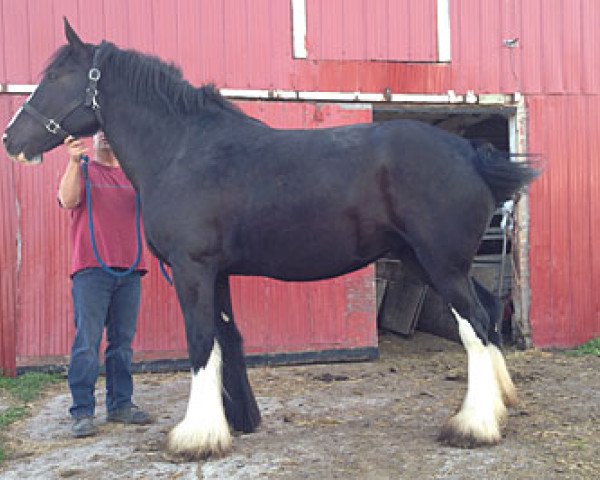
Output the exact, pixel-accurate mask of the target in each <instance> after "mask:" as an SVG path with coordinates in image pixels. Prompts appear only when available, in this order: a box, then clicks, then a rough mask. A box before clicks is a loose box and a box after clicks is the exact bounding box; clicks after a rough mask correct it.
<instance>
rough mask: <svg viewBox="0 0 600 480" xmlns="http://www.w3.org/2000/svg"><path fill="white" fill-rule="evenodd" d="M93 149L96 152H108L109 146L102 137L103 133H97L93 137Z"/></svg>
mask: <svg viewBox="0 0 600 480" xmlns="http://www.w3.org/2000/svg"><path fill="white" fill-rule="evenodd" d="M94 148H95V149H96V150H110V149H111V148H110V145H109V144H108V141H107V140H106V137H105V136H104V133H102V132H98V133H97V134H96V135H94Z"/></svg>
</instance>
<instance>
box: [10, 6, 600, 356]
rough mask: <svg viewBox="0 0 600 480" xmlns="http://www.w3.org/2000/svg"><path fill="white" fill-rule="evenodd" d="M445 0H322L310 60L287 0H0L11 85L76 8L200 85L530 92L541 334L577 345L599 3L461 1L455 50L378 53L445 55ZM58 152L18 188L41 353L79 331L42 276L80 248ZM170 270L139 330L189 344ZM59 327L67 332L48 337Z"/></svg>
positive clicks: (270, 115)
mask: <svg viewBox="0 0 600 480" xmlns="http://www.w3.org/2000/svg"><path fill="white" fill-rule="evenodd" d="M434 3H435V2H434V1H433V0H427V1H425V2H423V1H421V0H398V1H394V2H391V1H388V2H385V1H383V0H377V1H375V2H373V1H370V0H351V1H342V0H327V1H325V0H308V1H307V16H308V21H307V27H308V29H309V31H308V37H307V45H308V52H309V57H310V58H309V59H308V60H295V59H293V58H292V51H291V48H292V37H291V34H292V33H291V7H290V2H288V1H278V2H270V1H267V0H227V1H225V2H223V1H221V0H203V1H202V2H197V1H193V0H176V1H173V2H162V1H159V0H152V1H147V0H130V1H128V2H119V1H117V0H94V1H92V0H0V57H1V58H0V83H13V84H21V83H35V82H36V81H37V80H38V75H39V73H40V72H41V71H42V70H43V67H44V65H45V63H46V60H47V58H48V57H49V56H50V55H51V54H52V52H53V51H54V49H55V48H56V47H57V46H59V45H61V44H63V43H64V38H63V25H62V16H63V15H66V16H67V17H68V18H69V20H70V21H71V22H72V24H73V25H74V26H75V27H76V28H77V29H78V31H79V33H80V34H81V36H82V37H83V38H84V39H85V40H88V41H91V42H99V41H100V40H101V39H102V38H108V39H109V40H111V41H113V42H116V43H117V44H118V45H119V46H121V47H129V48H136V49H139V50H141V51H144V52H150V53H155V54H158V55H160V56H162V57H163V58H165V59H168V60H174V61H176V62H178V63H180V64H181V67H182V69H183V72H184V75H185V77H186V78H188V79H190V80H191V81H192V83H194V84H199V83H203V82H207V81H213V82H215V83H216V84H217V85H218V86H220V87H223V86H228V87H232V88H279V89H298V90H310V91H334V92H335V91H355V90H359V91H365V92H382V91H384V89H386V88H390V89H391V90H392V91H393V92H398V93H445V92H446V91H447V90H449V89H452V90H454V91H456V92H457V93H459V94H463V93H465V92H466V91H467V90H474V91H475V92H476V93H488V92H489V93H498V92H507V93H510V92H513V91H520V92H522V93H523V94H525V95H526V98H527V105H528V108H530V112H529V120H528V141H529V142H530V143H529V148H530V150H531V151H532V152H542V153H544V158H545V160H546V161H547V163H548V170H547V172H546V173H545V174H544V175H543V176H542V178H541V179H540V180H539V181H538V182H537V183H536V184H535V185H534V186H533V187H532V197H531V202H530V205H531V212H532V234H531V237H530V247H531V248H530V252H531V264H532V278H531V288H532V307H531V323H532V328H533V336H534V343H535V344H536V345H538V346H551V345H567V344H573V343H576V342H578V341H579V340H580V339H584V338H589V337H590V336H593V335H598V334H600V325H599V324H598V322H599V321H600V320H599V318H600V313H599V311H600V305H599V304H598V300H597V295H596V294H595V292H596V291H597V290H598V289H597V287H598V284H597V282H598V281H597V280H596V279H597V278H599V277H598V275H600V260H599V259H598V258H597V255H596V254H595V252H594V248H593V247H594V245H595V244H594V239H595V238H598V235H597V233H599V232H596V228H597V227H596V225H597V224H598V220H599V219H598V218H597V216H598V211H599V208H600V207H599V205H600V195H599V193H598V190H599V187H598V181H599V178H600V177H599V174H598V172H597V168H598V167H597V166H596V164H597V162H596V161H595V152H597V151H598V148H597V147H598V145H596V143H597V138H598V131H597V128H598V127H597V125H598V124H599V123H600V122H599V120H600V109H599V108H598V105H597V101H596V97H598V94H600V77H599V75H600V73H599V72H600V51H598V45H600V42H599V41H598V40H599V36H600V33H599V32H600V25H599V19H600V4H599V2H597V1H595V0H573V1H571V2H566V3H565V2H561V1H559V0H527V1H523V0H506V1H502V2H497V1H493V0H485V1H480V0H455V1H454V0H453V1H451V2H450V9H451V32H452V39H451V42H452V62H451V63H450V64H448V65H439V64H436V63H431V62H430V63H410V62H409V63H406V62H385V61H382V60H378V61H370V59H372V58H378V59H383V58H413V59H414V58H417V57H418V56H421V55H424V56H426V57H427V58H430V59H435V56H436V55H437V52H436V49H435V29H429V28H423V27H422V25H424V24H427V25H432V26H435V22H434V21H433V20H434V18H435V10H433V5H434ZM386 11H387V12H388V20H387V23H386V19H384V18H383V17H385V12H386ZM408 18H410V19H412V21H410V22H408V23H409V25H405V27H406V28H399V26H402V25H404V23H403V22H405V19H408ZM345 27H347V28H345ZM352 33H354V34H352ZM510 38H519V44H518V46H517V47H516V48H514V49H508V48H507V47H505V46H504V44H503V41H504V40H506V39H510ZM431 48H433V49H434V50H431ZM327 49H329V50H328V51H329V52H334V53H331V55H330V54H327V57H331V58H330V59H328V60H319V59H318V58H325V56H321V57H319V56H315V52H323V51H326V50H327ZM432 52H433V53H432ZM311 55H312V56H311ZM319 55H320V54H319ZM1 98H3V97H0V99H1ZM10 103H11V102H9V104H10ZM12 108H14V106H11V107H10V109H12ZM256 108H258V109H259V111H260V112H262V113H261V114H264V115H266V117H265V118H267V119H268V121H271V120H272V121H273V122H275V121H276V122H279V124H281V125H287V126H297V123H295V122H296V121H297V117H295V115H296V114H297V112H296V113H294V112H293V111H292V110H293V109H292V110H289V109H287V107H285V106H283V105H278V106H276V107H268V106H267V107H265V106H264V105H263V104H257V107H256ZM271 108H273V109H275V110H277V112H275V111H274V110H271ZM293 108H299V107H293ZM303 108H304V107H303ZM311 109H312V110H311ZM302 111H303V115H304V117H303V120H302V125H303V126H306V127H312V126H314V125H315V115H316V116H317V117H319V116H322V115H325V116H326V115H327V113H326V112H327V108H325V109H321V110H320V111H319V112H317V109H316V108H315V107H314V106H313V107H306V108H304V110H302ZM323 112H325V114H323ZM335 115H342V116H343V115H345V113H342V112H339V111H338V112H336V114H335ZM582 119H583V120H582ZM54 155H56V156H54V157H53V156H49V157H48V159H47V166H46V165H45V166H44V167H41V169H37V170H32V171H30V172H24V171H23V172H22V171H21V170H22V169H21V168H16V169H15V173H14V179H15V180H14V181H15V182H17V183H15V185H16V194H17V196H18V198H19V199H22V201H23V209H24V210H23V218H22V221H23V222H25V223H24V224H23V231H24V232H25V233H26V234H27V235H39V234H40V232H42V233H44V234H47V243H46V244H44V243H43V242H41V241H34V240H33V239H29V238H26V239H24V242H23V255H24V257H23V269H24V270H23V275H24V277H23V278H22V279H20V280H19V282H20V283H19V285H23V288H24V290H23V294H22V295H23V296H22V302H23V304H22V305H21V304H18V305H15V306H14V309H13V310H14V311H15V312H16V311H20V312H22V313H21V314H20V315H21V317H19V318H23V319H27V320H26V321H25V323H24V324H23V325H22V326H20V327H19V329H20V330H19V338H22V337H21V334H23V335H26V337H23V338H28V339H29V340H27V341H28V342H29V343H30V344H31V345H33V344H36V345H38V347H31V346H27V345H25V344H22V345H21V346H20V347H19V349H21V348H22V350H23V354H27V355H30V354H31V355H34V354H40V355H42V353H44V352H42V346H43V348H44V349H47V350H48V351H50V352H64V351H66V345H67V344H68V343H69V342H67V341H66V340H64V339H63V337H66V336H68V334H69V332H70V328H71V327H70V325H71V319H70V310H69V309H70V307H69V306H68V304H69V300H70V299H69V292H68V290H67V289H68V282H67V283H66V284H62V285H63V286H61V287H60V288H59V287H58V286H53V287H51V289H52V288H54V289H55V290H56V291H57V292H60V293H58V294H57V295H58V297H53V298H54V300H47V299H45V298H42V296H41V294H36V293H34V291H41V290H42V289H41V287H40V285H47V284H50V283H56V282H61V281H63V279H64V277H63V276H62V273H61V272H62V270H61V269H62V268H66V267H64V266H63V259H65V258H66V256H67V255H66V254H64V253H60V255H62V256H63V257H64V258H63V257H57V254H55V253H52V252H58V251H61V252H63V251H64V248H65V247H64V244H65V242H66V237H65V236H64V229H65V228H66V224H65V223H64V220H62V219H61V217H60V216H59V211H57V210H55V209H54V210H53V207H54V206H55V204H54V197H55V188H56V184H57V183H56V182H57V181H58V175H59V171H60V169H61V168H62V165H60V163H61V162H62V159H61V158H62V157H61V154H59V153H57V154H54ZM50 162H51V163H53V164H55V165H56V166H52V165H50ZM59 165H60V166H59ZM42 197H43V201H42V200H41V198H42ZM586 199H587V203H586ZM25 209H26V210H27V211H25ZM30 209H38V212H35V213H36V214H37V213H39V212H43V213H42V214H43V215H44V216H45V218H44V219H38V220H35V219H34V218H33V215H34V212H31V211H30ZM586 256H587V257H586ZM586 258H588V261H587V262H586V260H585V259H586ZM40 261H41V262H42V263H43V265H44V268H43V269H40V271H39V272H38V271H36V270H35V267H34V266H35V265H36V264H37V263H36V262H38V263H39V262H40ZM46 262H47V264H46ZM65 262H66V260H65ZM40 272H42V273H40ZM43 272H50V273H48V274H45V273H43ZM156 273H157V271H156V267H155V265H153V266H152V272H151V274H150V276H149V277H148V278H147V279H146V280H145V281H144V282H145V290H146V292H145V293H144V300H143V302H144V308H143V311H142V318H141V320H140V321H141V323H142V324H143V331H144V332H145V333H144V336H140V337H139V338H138V339H137V340H136V348H137V349H139V350H146V349H147V350H150V351H166V350H167V349H169V348H171V347H172V346H173V345H175V346H176V347H177V348H183V347H184V345H185V342H184V336H183V329H182V325H181V321H180V319H179V317H178V315H179V314H178V312H177V306H176V303H175V302H174V300H173V298H172V294H171V292H170V290H169V289H167V288H166V287H164V286H163V284H162V283H161V282H162V280H160V278H159V277H156V276H155V275H156ZM244 288H245V290H244V292H247V293H248V295H253V294H255V293H256V292H257V290H252V288H254V287H251V286H246V287H244ZM61 289H62V290H61ZM19 291H20V290H19ZM51 291H52V290H51ZM252 292H254V293H252ZM47 294H48V295H50V293H49V292H48V293H47ZM52 295H54V294H52ZM244 295H246V293H244ZM11 298H12V297H11ZM15 298H18V299H21V297H18V296H17V297H15ZM65 299H66V300H65ZM317 303H318V302H317ZM259 307H260V305H258V304H256V302H255V303H252V302H251V301H249V303H248V306H247V308H252V309H254V310H257V311H258V310H259ZM244 308H246V307H244ZM249 321H250V320H249ZM252 321H254V320H252ZM28 322H29V323H28ZM51 322H54V325H55V326H54V329H52V328H50V327H49V325H50V324H51ZM56 329H59V330H60V334H59V335H58V336H59V337H60V338H61V339H52V340H50V339H49V338H50V337H52V336H53V335H54V333H52V332H54V331H56ZM255 334H256V335H257V337H256V342H257V343H258V342H260V341H262V340H261V338H263V337H261V336H260V335H263V334H262V333H255ZM265 338H266V337H265ZM19 341H21V342H25V340H19ZM253 341H254V340H253ZM265 341H267V340H265ZM269 341H271V340H269ZM275 343H277V342H275ZM30 348H31V349H33V350H28V349H30ZM36 348H37V350H35V349H36ZM173 348H174V347H173ZM44 354H49V353H44Z"/></svg>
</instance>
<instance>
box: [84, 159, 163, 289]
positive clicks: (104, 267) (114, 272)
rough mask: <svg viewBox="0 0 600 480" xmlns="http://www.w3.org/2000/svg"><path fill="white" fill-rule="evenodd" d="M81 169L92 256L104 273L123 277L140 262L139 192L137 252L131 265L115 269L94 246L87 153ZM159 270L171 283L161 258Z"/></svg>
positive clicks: (137, 197) (136, 197)
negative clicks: (102, 257) (125, 268)
mask: <svg viewBox="0 0 600 480" xmlns="http://www.w3.org/2000/svg"><path fill="white" fill-rule="evenodd" d="M81 160H82V161H81V171H82V173H83V180H84V182H85V198H86V202H87V211H88V227H89V230H90V240H91V242H92V251H93V252H94V257H96V261H97V262H98V264H99V265H100V267H101V268H102V270H104V271H105V272H106V273H109V274H111V275H114V276H115V277H124V276H126V275H129V274H130V273H131V272H133V271H134V270H135V269H136V268H137V266H138V264H139V263H140V258H141V256H142V234H141V231H140V194H139V192H135V237H136V240H137V254H136V256H135V261H134V262H133V265H131V267H129V268H128V269H127V270H115V269H113V268H110V267H109V266H108V265H106V264H105V263H104V262H103V261H102V259H101V258H100V254H99V253H98V247H97V246H96V236H95V235H94V219H93V216H92V189H91V186H90V178H89V176H88V163H89V160H90V159H89V157H88V156H87V155H83V156H82V157H81ZM159 265H160V271H161V272H162V274H163V276H164V277H165V279H166V280H167V283H168V284H169V285H173V280H171V277H169V274H168V273H167V271H166V269H165V266H164V264H163V261H162V260H159Z"/></svg>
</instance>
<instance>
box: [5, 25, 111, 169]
mask: <svg viewBox="0 0 600 480" xmlns="http://www.w3.org/2000/svg"><path fill="white" fill-rule="evenodd" d="M65 36H66V37H67V40H68V44H67V45H65V46H63V47H61V48H60V49H59V50H58V52H57V53H56V55H55V56H54V58H53V60H52V61H51V62H50V64H49V65H48V67H47V68H46V70H45V73H44V77H43V79H42V81H41V82H40V84H39V86H38V87H37V89H36V90H35V91H34V92H33V93H32V94H31V96H30V97H29V98H28V99H27V101H26V102H25V103H24V104H23V106H22V107H21V109H20V110H19V111H18V112H17V113H16V114H15V116H14V117H13V119H12V120H11V121H10V123H9V124H8V126H7V127H6V131H5V133H4V135H3V136H2V142H3V143H4V147H5V148H6V151H7V152H8V155H9V156H10V157H11V158H12V159H13V160H17V161H19V162H22V163H28V164H33V163H39V162H40V161H41V155H42V153H44V152H47V151H49V150H52V149H53V148H54V147H56V146H58V145H60V144H61V143H62V142H63V140H64V139H65V138H66V137H67V136H68V135H73V136H74V137H80V136H89V135H92V134H93V133H94V132H96V131H97V130H98V128H99V126H100V125H99V122H98V119H97V115H96V112H95V107H96V106H97V104H96V93H97V92H96V83H97V81H98V80H99V77H100V73H99V70H98V69H95V68H92V67H93V66H94V67H95V65H93V63H94V61H95V59H96V58H95V52H96V51H97V50H98V49H97V47H95V46H93V45H90V44H86V43H83V42H82V41H81V40H80V38H79V37H78V36H77V34H76V33H75V31H74V30H73V29H72V28H71V26H70V25H69V22H68V21H67V20H66V19H65Z"/></svg>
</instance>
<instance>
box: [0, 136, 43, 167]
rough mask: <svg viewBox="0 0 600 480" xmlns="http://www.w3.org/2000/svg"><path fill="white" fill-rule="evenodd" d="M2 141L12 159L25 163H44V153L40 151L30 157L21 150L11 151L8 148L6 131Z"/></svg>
mask: <svg viewBox="0 0 600 480" xmlns="http://www.w3.org/2000/svg"><path fill="white" fill-rule="evenodd" d="M2 143H3V144H4V149H5V150H6V154H7V155H8V157H9V158H10V159H11V160H14V161H15V162H19V163H22V164H24V165H38V164H40V163H42V160H43V158H42V154H41V153H39V154H37V155H33V156H32V157H31V158H29V157H28V156H27V155H25V153H24V152H20V153H18V154H14V153H11V151H10V150H9V149H8V145H7V143H8V135H7V134H6V133H4V134H3V135H2Z"/></svg>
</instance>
